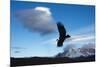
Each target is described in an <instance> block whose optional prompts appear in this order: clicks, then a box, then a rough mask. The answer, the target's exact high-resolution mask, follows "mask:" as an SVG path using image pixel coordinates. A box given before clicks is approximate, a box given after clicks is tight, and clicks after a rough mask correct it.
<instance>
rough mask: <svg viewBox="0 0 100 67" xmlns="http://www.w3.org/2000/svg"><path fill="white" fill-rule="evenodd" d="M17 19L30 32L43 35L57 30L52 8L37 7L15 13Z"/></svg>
mask: <svg viewBox="0 0 100 67" xmlns="http://www.w3.org/2000/svg"><path fill="white" fill-rule="evenodd" d="M15 16H16V18H17V19H19V20H20V21H21V23H22V24H23V26H24V27H25V28H27V29H28V30H29V31H32V32H37V33H40V34H42V35H45V34H49V33H52V32H53V31H54V30H55V29H56V23H55V21H54V19H53V17H52V13H51V11H50V8H47V7H40V6H39V7H35V8H33V9H24V10H19V11H17V12H15Z"/></svg>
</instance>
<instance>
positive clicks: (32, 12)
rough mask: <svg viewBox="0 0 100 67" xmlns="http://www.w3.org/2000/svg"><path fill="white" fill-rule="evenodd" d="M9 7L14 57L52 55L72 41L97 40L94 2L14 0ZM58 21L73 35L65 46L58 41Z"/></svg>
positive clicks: (92, 41) (93, 41)
mask: <svg viewBox="0 0 100 67" xmlns="http://www.w3.org/2000/svg"><path fill="white" fill-rule="evenodd" d="M10 7H11V13H10V14H11V56H12V57H33V56H41V57H44V56H47V57H53V56H55V55H57V54H58V53H59V52H63V49H64V47H65V46H67V45H69V44H75V45H76V46H77V47H81V46H83V45H84V44H86V43H95V7H94V6H89V5H74V4H55V3H39V2H23V1H11V6H10ZM58 21H60V22H61V23H62V24H64V26H65V28H66V31H67V33H68V34H70V35H71V39H69V40H66V41H65V42H64V46H63V47H57V44H56V42H57V41H56V40H57V38H59V33H58V31H57V28H56V25H55V24H56V23H57V22H58Z"/></svg>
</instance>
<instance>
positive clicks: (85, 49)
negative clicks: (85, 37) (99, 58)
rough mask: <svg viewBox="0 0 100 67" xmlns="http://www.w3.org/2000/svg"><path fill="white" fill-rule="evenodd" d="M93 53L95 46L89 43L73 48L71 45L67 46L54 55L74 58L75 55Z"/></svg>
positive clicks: (84, 55) (85, 55)
mask: <svg viewBox="0 0 100 67" xmlns="http://www.w3.org/2000/svg"><path fill="white" fill-rule="evenodd" d="M91 55H95V47H94V46H93V45H91V44H86V45H84V46H82V47H81V48H75V47H73V46H72V45H71V46H67V47H66V48H65V49H64V52H62V53H58V54H57V55H56V56H55V57H69V58H76V57H80V56H83V57H87V56H91Z"/></svg>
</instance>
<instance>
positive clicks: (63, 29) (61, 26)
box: [57, 22, 66, 37]
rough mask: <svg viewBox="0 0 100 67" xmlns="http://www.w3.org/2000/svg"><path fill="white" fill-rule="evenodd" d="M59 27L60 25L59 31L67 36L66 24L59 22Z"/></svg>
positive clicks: (61, 34)
mask: <svg viewBox="0 0 100 67" xmlns="http://www.w3.org/2000/svg"><path fill="white" fill-rule="evenodd" d="M57 27H58V31H59V35H60V36H61V37H62V36H66V30H65V28H64V25H63V24H62V23H60V22H58V23H57Z"/></svg>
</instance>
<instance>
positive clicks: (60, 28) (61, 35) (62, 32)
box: [57, 22, 71, 47]
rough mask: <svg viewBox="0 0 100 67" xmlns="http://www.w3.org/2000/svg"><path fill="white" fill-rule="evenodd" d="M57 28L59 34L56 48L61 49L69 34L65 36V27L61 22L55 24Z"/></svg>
mask: <svg viewBox="0 0 100 67" xmlns="http://www.w3.org/2000/svg"><path fill="white" fill-rule="evenodd" d="M57 28H58V32H59V39H57V46H58V47H62V46H63V42H64V41H65V39H66V38H70V37H71V36H70V35H69V34H67V35H66V30H65V27H64V25H63V24H62V23H61V22H58V23H57Z"/></svg>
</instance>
